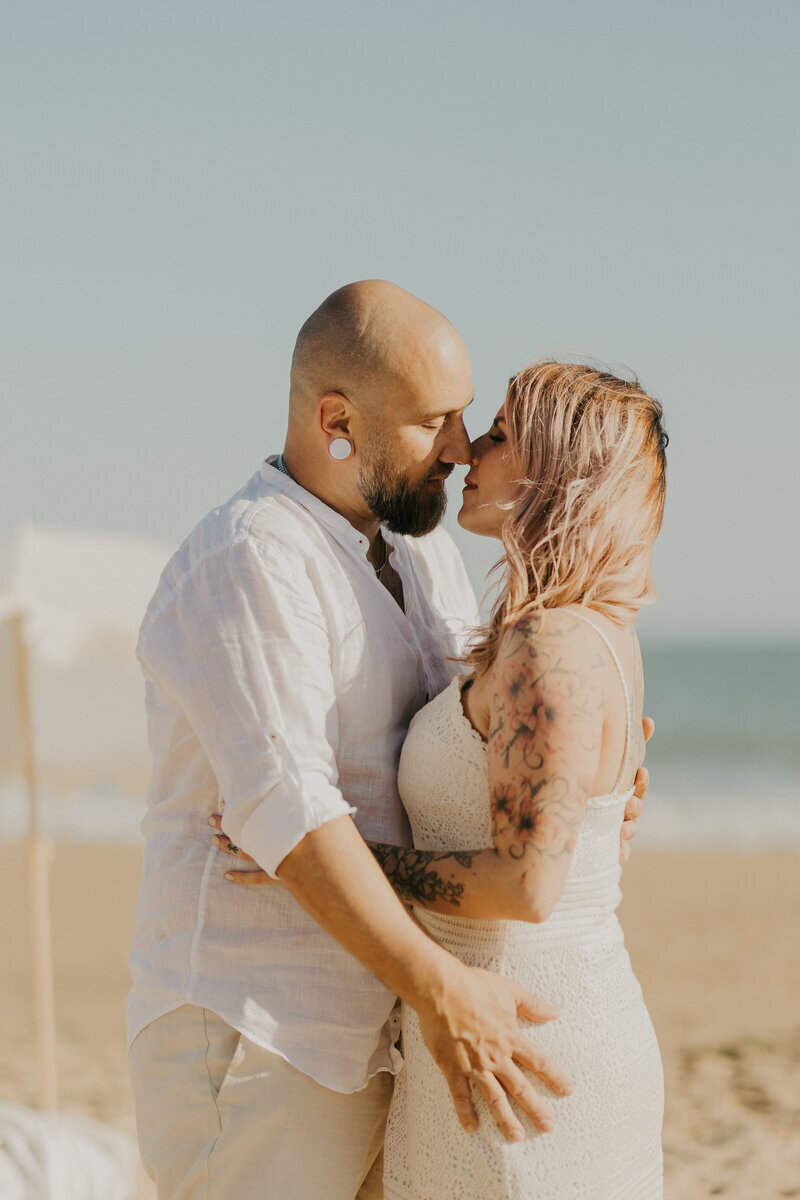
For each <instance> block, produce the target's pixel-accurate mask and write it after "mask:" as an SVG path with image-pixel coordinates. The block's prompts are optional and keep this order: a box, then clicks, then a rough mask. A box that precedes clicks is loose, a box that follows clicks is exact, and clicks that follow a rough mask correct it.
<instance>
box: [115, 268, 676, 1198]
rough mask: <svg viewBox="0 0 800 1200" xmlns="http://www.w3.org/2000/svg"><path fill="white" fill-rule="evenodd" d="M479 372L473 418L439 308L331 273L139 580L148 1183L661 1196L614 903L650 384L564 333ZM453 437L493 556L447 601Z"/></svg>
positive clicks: (643, 534) (651, 1091) (143, 1093)
mask: <svg viewBox="0 0 800 1200" xmlns="http://www.w3.org/2000/svg"><path fill="white" fill-rule="evenodd" d="M504 391H505V400H504V402H503V404H502V406H501V407H500V408H499V410H498V411H497V415H496V417H495V419H494V421H493V423H492V426H491V428H490V430H489V431H488V433H486V434H484V435H483V436H481V437H479V438H478V439H477V440H476V441H473V442H470V440H469V438H468V435H467V433H466V429H465V426H464V411H465V409H466V407H467V405H468V404H469V402H470V400H471V398H472V382H471V374H470V364H469V358H468V355H467V351H466V348H465V347H464V344H463V342H462V341H461V339H460V338H459V336H458V334H457V333H456V331H455V330H454V329H453V327H452V326H451V325H450V324H449V322H448V321H447V320H446V319H445V318H444V317H443V316H442V315H441V314H440V313H438V312H436V311H435V310H434V309H432V308H430V307H429V306H428V305H426V304H424V303H422V302H421V301H419V300H417V299H416V298H414V297H412V296H410V295H409V294H408V293H406V292H404V291H402V290H401V289H400V288H397V287H395V286H393V285H391V284H388V283H385V282H382V281H376V280H373V281H364V282H361V283H357V284H351V285H348V286H346V287H344V288H341V289H339V291H337V292H334V293H333V294H332V295H331V296H329V297H328V299H327V300H325V301H324V302H323V304H322V305H321V306H320V307H319V308H318V309H317V310H316V311H315V312H314V313H313V314H312V315H311V317H309V319H308V320H307V321H306V323H305V325H304V326H303V328H302V329H301V331H300V334H299V336H298V339H297V344H296V347H295V351H294V357H293V360H292V371H291V389H290V406H289V427H288V434H287V439H286V444H285V448H284V452H283V454H282V455H278V456H277V457H274V458H270V459H268V460H267V461H266V462H265V463H264V465H263V466H262V468H261V470H260V471H259V472H258V473H257V474H256V475H255V476H254V477H253V478H252V479H251V480H250V481H249V482H248V483H247V484H246V485H245V486H244V487H243V488H242V490H241V491H240V492H238V493H237V494H236V495H235V496H234V497H233V498H232V499H231V500H230V501H228V502H227V503H226V504H225V505H223V506H222V507H220V508H219V509H215V510H214V511H213V512H211V513H210V514H209V515H208V516H207V517H205V518H204V520H203V521H201V522H200V524H199V525H198V526H197V527H196V528H195V529H194V531H193V532H192V533H191V534H190V535H189V537H188V538H187V540H186V541H185V542H184V543H183V545H182V546H181V548H180V549H179V550H178V552H177V553H176V554H175V556H174V557H173V558H172V560H171V561H170V563H169V564H168V566H167V567H166V569H165V571H164V574H163V576H162V578H161V581H160V583H159V587H158V589H157V591H156V594H155V596H154V597H153V600H152V601H151V603H150V606H149V608H148V611H147V614H146V616H145V619H144V622H143V625H142V630H141V636H140V642H139V657H140V661H141V663H142V667H143V670H144V673H145V679H146V689H147V711H148V723H149V735H150V742H151V748H152V751H153V755H154V771H153V779H152V783H151V788H150V795H149V803H148V812H147V815H146V817H145V821H144V825H143V830H144V834H145V851H144V877H143V883H142V889H141V893H140V898H139V907H138V911H137V928H136V934H135V940H134V946H133V951H132V955H131V969H132V974H133V980H134V983H133V989H132V992H131V996H130V1001H129V1009H128V1025H129V1041H130V1060H131V1069H132V1078H133V1087H134V1099H135V1104H136V1111H137V1125H138V1129H139V1140H140V1145H141V1149H142V1154H143V1159H144V1162H145V1166H146V1168H147V1170H148V1172H149V1173H150V1174H151V1175H152V1177H153V1178H154V1179H155V1180H156V1182H157V1186H158V1195H159V1198H160V1200H200V1198H201V1197H202V1198H203V1200H266V1198H271V1200H356V1197H358V1200H379V1198H380V1197H382V1196H385V1197H386V1200H456V1198H459V1200H529V1198H530V1200H534V1198H535V1200H567V1198H569V1200H576V1198H578V1197H580V1198H585V1200H589V1198H590V1197H591V1198H594V1200H617V1198H619V1200H623V1198H626V1200H650V1198H653V1200H655V1198H657V1197H660V1196H661V1149H660V1130H661V1112H662V1078H661V1064H660V1058H659V1053H658V1047H657V1045H656V1041H655V1037H654V1034H653V1030H652V1026H651V1024H650V1020H649V1017H648V1015H647V1011H646V1009H645V1006H644V1003H643V1000H642V996H641V991H640V988H639V986H638V984H637V982H636V979H635V977H634V975H633V973H632V971H631V967H630V963H629V960H628V957H627V954H626V952H625V949H624V945H623V940H622V934H621V931H620V928H619V925H618V922H617V919H616V916H615V910H616V907H617V904H618V901H619V875H620V862H621V861H624V859H625V858H626V857H627V850H628V847H627V838H628V837H629V836H630V834H631V833H632V831H633V828H634V825H635V817H636V816H637V815H638V812H639V811H640V807H641V796H642V795H643V793H644V788H645V787H646V773H644V772H641V773H640V774H639V775H638V776H637V768H638V767H639V764H640V763H641V761H642V758H643V753H644V735H643V726H642V699H643V681H642V672H641V660H640V656H639V650H638V643H637V640H636V634H635V631H634V621H635V618H636V615H637V613H638V610H639V609H640V608H641V607H642V605H644V604H646V603H647V602H648V601H649V600H650V599H651V596H652V583H651V580H650V553H651V549H652V545H653V542H654V541H655V538H656V535H657V533H658V530H659V526H660V523H661V515H662V511H663V502H664V488H665V454H664V448H665V445H666V435H665V434H664V431H663V427H662V424H661V409H660V406H659V405H658V403H657V402H656V401H655V400H653V399H652V398H651V397H650V396H648V395H647V394H645V393H644V392H643V391H642V389H641V388H640V387H639V386H638V384H635V383H630V382H625V381H623V380H620V379H617V378H615V377H614V376H612V375H609V374H606V373H603V372H601V371H598V370H595V369H592V368H589V367H586V366H582V365H574V364H573V365H565V364H560V363H555V362H539V363H534V364H533V365H532V366H529V367H526V368H525V369H524V370H523V371H521V372H520V373H519V374H518V375H516V376H514V378H512V380H511V381H510V384H509V385H508V387H507V390H506V389H504ZM454 464H465V465H468V467H469V469H468V472H467V477H466V481H465V486H464V492H463V502H462V507H461V511H460V513H459V522H460V523H461V525H462V526H463V528H464V529H466V530H468V531H470V532H473V533H476V534H481V535H483V536H487V537H492V538H496V539H498V540H499V541H500V542H501V543H502V548H503V552H504V556H505V575H504V582H503V588H502V591H501V593H500V595H499V597H498V599H497V602H496V604H495V607H494V610H493V612H492V614H491V617H490V619H489V621H488V623H486V624H485V625H484V626H481V627H478V628H477V631H476V626H477V621H478V617H477V612H476V608H475V601H474V597H473V595H472V592H471V589H470V586H469V583H468V581H467V577H466V574H465V571H464V567H463V564H462V562H461V560H460V558H459V556H458V554H457V552H456V550H455V548H454V546H453V544H452V542H451V541H450V539H449V537H448V536H447V535H446V534H445V533H444V531H443V530H441V529H440V528H438V526H439V522H440V519H441V517H442V514H443V512H444V508H445V491H444V487H445V480H446V478H447V476H448V475H449V474H450V472H451V470H452V468H453V466H454ZM220 810H222V817H221V819H220V817H219V816H216V817H215V816H213V814H215V813H217V814H218V813H219V812H220ZM626 818H627V819H626ZM209 821H211V824H214V823H215V822H216V824H217V826H218V827H219V828H220V829H221V830H224V833H220V834H218V835H217V836H216V837H214V836H213V834H212V832H211V830H210V829H209ZM221 851H226V852H227V853H226V854H225V853H222V852H221ZM237 860H238V861H237ZM251 860H252V861H251ZM237 885H238V886H237ZM398 997H399V1000H398ZM401 1068H402V1069H401Z"/></svg>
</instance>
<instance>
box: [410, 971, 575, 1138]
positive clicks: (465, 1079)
mask: <svg viewBox="0 0 800 1200" xmlns="http://www.w3.org/2000/svg"><path fill="white" fill-rule="evenodd" d="M556 1015H557V1014H556V1012H555V1011H554V1010H553V1009H552V1008H550V1007H549V1006H548V1005H546V1004H544V1003H543V1002H542V1001H541V1000H538V999H536V997H535V996H532V995H531V994H530V993H529V992H526V991H525V990H524V988H521V987H520V986H519V984H517V983H515V981H514V980H513V979H507V978H505V976H503V975H496V974H494V972H492V971H483V970H480V969H478V968H475V967H464V966H463V964H461V963H458V962H457V961H455V960H453V962H452V971H449V972H448V978H447V983H446V984H445V989H444V993H443V995H442V996H440V997H439V999H438V1001H437V1002H436V1003H435V1004H431V1005H430V1007H425V1008H423V1006H422V1005H418V1006H417V1016H418V1017H419V1023H420V1029H421V1032H422V1036H423V1038H424V1040H425V1045H426V1046H427V1047H428V1049H429V1051H430V1052H431V1054H432V1055H433V1057H434V1059H435V1061H436V1063H437V1064H438V1066H439V1068H440V1070H441V1071H442V1073H443V1074H444V1077H445V1079H446V1080H447V1083H448V1086H449V1088H450V1094H451V1095H452V1097H453V1104H454V1105H455V1109H456V1113H457V1115H458V1119H459V1121H460V1123H461V1125H462V1126H463V1127H464V1129H466V1130H467V1132H469V1133H473V1132H474V1131H475V1130H476V1129H477V1128H478V1118H477V1116H476V1113H475V1109H474V1107H473V1103H472V1092H471V1084H472V1083H475V1084H477V1086H478V1088H479V1089H480V1091H481V1092H482V1094H483V1097H484V1099H485V1100H486V1103H487V1104H488V1106H489V1111H490V1112H491V1113H492V1116H493V1117H494V1119H495V1121H496V1122H497V1124H498V1125H499V1127H500V1129H501V1131H502V1132H503V1133H504V1134H505V1136H506V1138H507V1139H508V1140H509V1141H511V1142H518V1141H521V1140H522V1139H523V1138H524V1136H525V1131H524V1129H523V1127H522V1125H521V1123H520V1121H519V1118H518V1117H517V1115H516V1114H515V1113H514V1110H513V1108H512V1107H511V1103H510V1101H511V1100H514V1102H515V1103H516V1104H518V1105H519V1107H520V1108H521V1109H522V1111H523V1112H525V1113H527V1115H528V1116H529V1117H530V1119H531V1120H532V1121H533V1123H534V1125H535V1126H536V1128H537V1129H540V1130H541V1131H542V1132H543V1133H547V1132H549V1131H550V1130H551V1129H552V1128H553V1117H552V1114H551V1113H550V1110H549V1108H548V1106H547V1105H546V1103H545V1102H544V1100H543V1099H542V1097H541V1096H540V1095H539V1093H538V1092H537V1091H536V1090H535V1088H534V1087H533V1086H532V1084H531V1082H530V1080H529V1079H528V1078H526V1076H525V1075H524V1074H523V1070H522V1068H524V1069H525V1070H526V1071H530V1072H532V1073H533V1074H534V1075H536V1076H537V1077H538V1078H539V1079H541V1080H542V1082H543V1083H544V1084H546V1085H547V1087H549V1088H551V1089H552V1090H553V1091H554V1092H555V1093H556V1094H557V1095H559V1096H568V1095H569V1094H570V1092H571V1090H572V1089H571V1086H570V1084H569V1082H568V1080H567V1078H566V1076H565V1075H564V1073H563V1072H562V1071H560V1070H559V1069H558V1068H557V1067H556V1066H555V1065H554V1064H553V1063H551V1062H550V1061H549V1060H548V1059H547V1057H546V1055H544V1054H543V1053H542V1052H541V1051H540V1050H537V1048H536V1046H535V1044H534V1043H533V1042H531V1041H530V1040H529V1039H528V1038H527V1037H526V1036H525V1034H524V1032H523V1031H522V1029H521V1028H520V1025H519V1018H520V1017H522V1018H526V1019H527V1020H529V1021H550V1020H552V1019H553V1018H554V1017H555V1016H556Z"/></svg>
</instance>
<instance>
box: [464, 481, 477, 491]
mask: <svg viewBox="0 0 800 1200" xmlns="http://www.w3.org/2000/svg"><path fill="white" fill-rule="evenodd" d="M477 486H478V485H477V483H473V481H472V480H471V479H465V480H464V487H463V491H465V492H474V491H475V489H476V488H477Z"/></svg>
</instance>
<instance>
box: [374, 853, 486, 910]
mask: <svg viewBox="0 0 800 1200" xmlns="http://www.w3.org/2000/svg"><path fill="white" fill-rule="evenodd" d="M369 848H370V850H371V851H372V853H373V854H374V855H375V857H376V859H377V860H378V863H379V865H380V867H381V869H382V871H383V873H384V875H386V877H387V879H388V880H389V882H390V883H391V885H392V887H393V888H394V890H395V891H396V892H397V894H398V896H399V897H400V899H401V900H405V901H406V903H408V904H419V905H420V906H421V907H423V908H424V907H426V906H428V905H431V904H434V903H436V902H437V901H443V902H444V903H446V904H451V905H452V906H453V907H454V908H458V906H459V904H460V903H461V899H462V897H463V895H464V884H463V883H459V882H458V881H456V880H454V879H452V878H451V879H447V878H445V877H444V876H443V874H442V871H443V870H446V867H443V864H446V863H447V862H448V861H449V862H453V863H456V864H457V865H458V866H459V867H463V868H465V869H467V870H468V869H469V868H470V867H471V866H472V860H473V858H474V857H475V853H477V852H472V851H449V852H440V851H438V850H405V849H403V847H402V846H388V845H386V844H385V843H384V842H370V843H369Z"/></svg>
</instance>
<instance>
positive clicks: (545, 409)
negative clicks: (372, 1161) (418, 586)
mask: <svg viewBox="0 0 800 1200" xmlns="http://www.w3.org/2000/svg"><path fill="white" fill-rule="evenodd" d="M666 441H667V439H666V435H665V433H664V431H663V428H662V424H661V408H660V406H659V404H658V403H657V402H656V401H655V400H653V399H652V398H651V397H649V396H647V395H646V394H645V393H644V392H643V391H642V389H641V388H640V387H639V386H638V385H637V384H632V383H627V382H624V381H622V380H620V379H617V378H615V377H614V376H612V375H609V374H606V373H603V372H600V371H597V370H595V369H593V368H590V367H587V366H582V365H569V364H567V365H565V364H561V363H555V362H539V363H534V364H533V365H532V366H530V367H527V368H525V369H524V370H523V371H521V372H520V373H519V374H518V375H516V376H515V377H514V378H513V379H512V380H511V383H510V385H509V388H508V393H507V396H506V400H505V403H504V405H503V407H502V409H501V410H500V411H499V412H498V414H497V416H496V418H495V420H494V422H493V424H492V427H491V429H490V431H489V432H488V433H487V434H485V435H484V436H483V437H481V438H479V439H478V441H477V442H475V443H474V446H473V451H474V457H473V462H472V466H471V468H470V470H469V472H468V475H467V479H466V483H465V487H464V498H463V505H462V509H461V512H460V513H459V522H460V524H461V525H462V526H463V527H464V528H465V529H467V530H469V531H471V532H474V533H478V534H482V535H484V536H489V537H495V538H498V539H500V540H501V541H502V542H503V546H504V550H505V559H504V564H505V579H504V585H503V588H502V592H501V594H500V596H499V598H498V601H497V603H496V605H495V608H494V611H493V613H492V616H491V619H490V621H489V623H488V624H487V626H486V627H485V628H484V629H482V630H480V631H479V634H478V637H477V640H475V641H474V643H473V645H472V649H471V651H470V653H469V655H468V657H467V662H468V664H469V666H470V667H471V672H470V673H469V674H467V675H466V676H461V677H457V678H456V679H454V680H453V682H452V684H451V685H450V687H448V688H447V689H445V691H444V692H442V693H441V694H440V695H439V696H437V697H436V698H435V699H434V700H432V701H431V702H430V703H429V704H428V705H426V706H425V708H423V709H422V710H421V711H420V712H419V713H418V714H417V715H416V717H415V718H414V720H413V721H412V724H411V727H410V729H409V733H408V737H407V739H406V743H405V746H404V749H403V753H402V757H401V762H400V773H399V779H398V782H399V788H400V793H401V797H402V800H403V803H404V805H405V807H406V810H407V812H408V815H409V818H410V821H411V825H412V829H413V832H414V845H415V850H413V851H408V850H404V849H403V848H398V847H393V846H383V845H377V846H374V847H373V851H374V853H375V854H376V856H377V858H378V860H379V861H380V862H381V864H382V866H383V868H384V870H385V872H386V874H387V875H388V876H389V878H390V879H391V880H392V882H393V884H394V885H395V887H396V889H397V890H398V892H399V893H400V895H401V896H402V897H403V898H404V899H406V900H410V901H412V902H413V903H414V906H415V915H416V917H417V919H418V920H419V922H420V923H421V924H422V925H423V926H424V928H425V929H426V930H427V931H428V932H429V933H430V934H431V936H432V937H434V938H435V939H436V940H437V941H438V942H440V943H441V944H442V945H443V946H445V947H446V948H447V949H448V950H450V951H451V952H452V953H453V954H455V955H456V956H457V957H459V958H460V959H462V960H463V961H464V962H466V963H468V964H469V965H472V966H479V967H484V968H489V969H491V970H496V971H499V972H501V973H503V974H506V975H509V976H513V977H514V978H516V979H517V980H518V981H519V982H520V983H521V984H522V985H523V986H525V987H526V988H528V989H529V990H530V991H532V992H534V993H535V994H538V995H541V996H546V997H547V999H548V1001H551V1002H553V1003H554V1004H555V1006H556V1008H557V1009H558V1010H559V1014H560V1015H559V1017H558V1019H557V1020H555V1021H553V1022H551V1023H549V1024H548V1025H544V1026H538V1027H537V1030H536V1037H537V1041H538V1043H539V1045H540V1048H541V1049H542V1050H543V1051H545V1052H546V1053H547V1054H548V1055H549V1057H550V1058H551V1060H553V1061H556V1062H558V1063H559V1065H560V1066H561V1067H562V1068H563V1069H564V1070H565V1071H566V1073H567V1075H569V1076H570V1078H571V1080H572V1083H573V1088H572V1093H571V1094H570V1095H565V1096H562V1097H558V1098H554V1097H553V1096H552V1094H551V1093H549V1092H545V1089H544V1088H543V1087H542V1094H543V1096H544V1095H545V1094H546V1095H547V1099H548V1103H549V1104H550V1105H551V1106H552V1107H553V1109H554V1117H555V1120H554V1121H553V1122H544V1123H540V1125H539V1127H538V1128H537V1127H534V1125H533V1124H532V1123H531V1122H530V1121H528V1120H527V1119H526V1118H524V1117H523V1118H522V1122H523V1125H524V1126H525V1130H526V1137H525V1139H524V1140H523V1141H521V1142H519V1143H518V1144H511V1143H509V1142H507V1141H506V1139H505V1138H504V1136H503V1134H502V1133H501V1132H500V1130H499V1129H498V1127H497V1125H496V1124H495V1122H494V1121H493V1120H492V1119H491V1118H490V1116H489V1114H488V1112H487V1109H486V1101H485V1100H484V1098H483V1096H482V1095H479V1094H478V1089H475V1097H474V1099H475V1104H476V1108H477V1110H478V1115H479V1118H480V1120H479V1128H478V1131H477V1132H476V1133H467V1132H465V1130H464V1129H463V1128H462V1127H461V1125H460V1124H459V1122H458V1119H457V1117H456V1115H455V1112H454V1110H453V1106H452V1103H451V1100H450V1093H449V1090H448V1087H447V1084H446V1082H445V1079H444V1077H443V1076H442V1074H441V1072H440V1071H439V1069H438V1067H437V1066H436V1064H435V1062H434V1060H433V1058H432V1057H431V1055H430V1054H429V1052H428V1050H427V1047H426V1046H425V1044H424V1042H423V1041H422V1038H421V1036H420V1031H419V1026H418V1023H417V1020H416V1015H415V1013H414V1012H413V1010H412V1009H410V1008H409V1007H408V1006H405V1005H404V1007H403V1018H402V1020H403V1053H404V1057H405V1060H406V1067H405V1070H404V1071H402V1072H401V1073H400V1075H399V1076H398V1079H397V1082H396V1085H395V1090H394V1097H393V1100H392V1105H391V1110H390V1114H389V1123H388V1127H387V1134H386V1142H385V1177H384V1180H385V1183H384V1186H385V1196H386V1200H456V1198H459V1200H523V1198H525V1200H527V1198H529V1197H530V1198H534V1197H536V1198H538V1200H544V1198H546V1200H559V1198H563V1200H567V1197H568V1198H569V1200H579V1198H580V1200H582V1198H589V1197H593V1198H597V1200H612V1198H613V1200H618V1198H619V1200H626V1198H630V1200H651V1198H652V1200H655V1198H656V1197H660V1196H661V1147H660V1132H661V1118H662V1103H663V1081H662V1073H661V1061H660V1056H659V1053H658V1047H657V1044H656V1040H655V1035H654V1033H653V1029H652V1025H651V1023H650V1019H649V1016H648V1014H647V1010H646V1009H645V1006H644V1003H643V1001H642V996H641V990H640V988H639V985H638V983H637V981H636V979H635V977H634V975H633V973H632V970H631V967H630V962H629V959H628V956H627V953H626V951H625V949H624V945H623V939H622V932H621V930H620V927H619V924H618V922H617V919H616V916H615V910H616V907H617V905H618V902H619V899H620V893H619V887H618V881H619V870H620V868H619V829H620V825H621V824H622V819H623V812H624V809H625V804H626V802H627V800H628V799H629V797H630V795H631V792H632V786H631V785H632V783H633V778H634V775H635V771H636V767H637V766H638V764H639V763H640V762H641V759H642V755H643V745H642V734H641V710H642V695H643V681H642V672H641V658H640V655H639V649H638V642H637V639H636V635H635V632H634V620H635V617H636V615H637V613H638V610H639V609H640V608H641V607H642V606H643V605H644V604H647V603H649V602H651V600H652V599H653V589H652V584H651V580H650V553H651V549H652V545H653V542H654V541H655V538H656V535H657V533H658V530H659V527H660V524H661V518H662V513H663V504H664V491H665V469H666V464H665V453H664V450H665V446H666ZM547 1125H550V1126H551V1127H550V1128H549V1129H548V1128H547Z"/></svg>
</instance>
